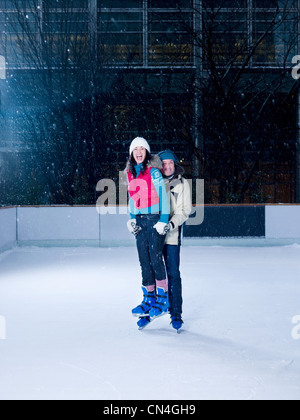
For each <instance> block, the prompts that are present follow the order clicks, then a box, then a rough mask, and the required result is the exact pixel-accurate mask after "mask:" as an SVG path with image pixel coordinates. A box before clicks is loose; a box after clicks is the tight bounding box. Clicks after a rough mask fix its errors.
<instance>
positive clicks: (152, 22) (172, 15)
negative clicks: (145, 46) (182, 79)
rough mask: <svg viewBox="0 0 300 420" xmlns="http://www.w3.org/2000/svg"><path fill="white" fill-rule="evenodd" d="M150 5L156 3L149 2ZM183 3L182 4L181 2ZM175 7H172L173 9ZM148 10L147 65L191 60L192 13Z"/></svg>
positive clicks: (171, 10)
mask: <svg viewBox="0 0 300 420" xmlns="http://www.w3.org/2000/svg"><path fill="white" fill-rule="evenodd" d="M150 3H151V4H152V5H153V4H155V3H156V2H154V1H152V2H150ZM181 3H183V2H181ZM175 5H176V2H175V4H174V5H173V7H174V6H175ZM173 7H172V8H170V9H167V8H166V9H155V8H153V9H149V63H151V64H157V65H159V64H180V63H182V64H184V63H192V60H193V41H192V32H193V13H192V11H191V10H187V9H181V10H179V9H176V8H173Z"/></svg>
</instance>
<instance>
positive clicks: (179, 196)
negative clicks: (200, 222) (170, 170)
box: [165, 166, 192, 245]
mask: <svg viewBox="0 0 300 420" xmlns="http://www.w3.org/2000/svg"><path fill="white" fill-rule="evenodd" d="M183 172H184V171H183V169H182V168H181V167H180V166H177V167H176V172H175V177H174V178H173V179H172V180H168V179H167V178H166V179H165V184H166V188H167V193H168V195H169V199H170V222H169V223H170V224H171V226H172V228H171V231H170V232H169V233H168V235H167V237H166V242H165V244H166V245H179V243H181V233H182V232H181V231H182V228H181V227H182V225H183V224H184V223H185V222H186V221H187V220H188V218H189V216H190V214H191V212H192V197H191V189H190V186H189V183H188V182H187V180H186V179H185V178H184V177H183V175H182V174H183Z"/></svg>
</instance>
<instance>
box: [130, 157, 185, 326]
mask: <svg viewBox="0 0 300 420" xmlns="http://www.w3.org/2000/svg"><path fill="white" fill-rule="evenodd" d="M159 157H160V159H161V160H162V163H163V170H162V171H163V177H164V180H165V184H166V189H167V192H168V195H169V199H170V220H169V225H168V229H167V231H168V233H167V236H166V241H165V246H164V259H165V263H166V269H167V275H168V288H169V301H170V307H169V311H170V314H171V323H172V326H173V328H174V329H175V330H177V331H178V332H179V331H180V329H181V328H182V325H183V320H182V304H183V299H182V280H181V274H180V248H181V233H182V225H183V224H184V223H185V222H186V221H187V220H188V218H189V216H190V214H191V211H192V199H191V191H190V186H189V183H188V182H187V180H186V179H185V178H184V177H183V174H184V170H183V168H182V167H181V166H180V165H179V160H178V158H177V156H176V155H175V153H174V152H172V151H171V150H169V149H167V150H165V151H163V152H161V153H159ZM150 322H151V319H150V317H147V318H141V319H140V321H139V322H138V326H139V328H140V329H143V328H145V327H146V326H147V325H148V324H149V323H150Z"/></svg>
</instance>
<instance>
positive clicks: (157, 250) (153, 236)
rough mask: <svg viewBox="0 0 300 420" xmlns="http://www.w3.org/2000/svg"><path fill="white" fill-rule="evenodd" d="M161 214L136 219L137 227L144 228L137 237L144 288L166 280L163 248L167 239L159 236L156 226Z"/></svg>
mask: <svg viewBox="0 0 300 420" xmlns="http://www.w3.org/2000/svg"><path fill="white" fill-rule="evenodd" d="M159 219H160V215H159V214H149V215H141V216H137V217H136V221H137V225H138V226H140V227H141V228H142V230H141V232H140V233H139V234H138V235H137V237H136V244H137V249H138V254H139V260H140V264H141V268H142V276H143V286H145V287H146V286H152V285H155V281H156V280H158V281H162V280H166V278H167V274H166V268H165V264H164V259H163V248H164V242H165V239H166V237H165V236H162V235H159V233H158V232H157V230H156V229H154V225H156V223H157V222H158V221H159Z"/></svg>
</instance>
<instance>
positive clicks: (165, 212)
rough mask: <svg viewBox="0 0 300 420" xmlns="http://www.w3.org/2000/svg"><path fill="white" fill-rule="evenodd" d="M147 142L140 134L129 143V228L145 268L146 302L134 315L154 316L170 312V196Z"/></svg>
mask: <svg viewBox="0 0 300 420" xmlns="http://www.w3.org/2000/svg"><path fill="white" fill-rule="evenodd" d="M150 153H151V151H150V146H149V144H148V142H147V141H146V140H145V139H143V138H141V137H137V138H136V139H134V140H133V142H132V143H131V146H130V158H129V161H128V163H127V167H126V173H127V177H128V193H129V208H130V220H129V221H128V224H127V225H128V229H129V231H130V232H131V233H132V234H134V235H135V236H136V244H137V249H138V255H139V260H140V265H141V269H142V278H143V281H142V283H143V286H142V290H143V293H144V300H143V302H142V303H141V304H140V305H139V306H137V307H136V308H134V309H133V310H132V314H133V316H137V317H146V316H149V317H150V319H151V320H153V319H154V318H157V317H158V316H162V315H164V314H166V313H167V312H168V309H169V301H168V283H167V275H166V268H165V265H164V260H163V248H164V242H165V235H166V234H167V233H168V229H169V225H168V223H169V200H168V196H167V192H166V187H165V184H164V180H163V177H162V174H161V172H160V171H161V169H162V163H161V160H160V159H159V157H158V156H152V155H151V154H150Z"/></svg>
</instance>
